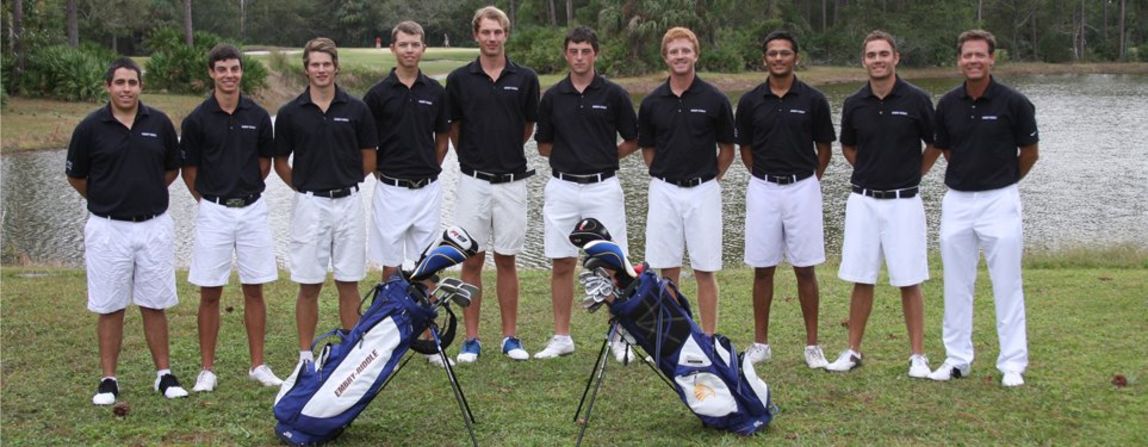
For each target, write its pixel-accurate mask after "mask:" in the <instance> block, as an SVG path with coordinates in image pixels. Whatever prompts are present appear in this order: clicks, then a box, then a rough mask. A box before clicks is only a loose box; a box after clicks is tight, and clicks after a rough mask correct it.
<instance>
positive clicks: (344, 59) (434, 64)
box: [254, 48, 478, 76]
mask: <svg viewBox="0 0 1148 447" xmlns="http://www.w3.org/2000/svg"><path fill="white" fill-rule="evenodd" d="M279 51H282V52H285V53H286V55H287V57H288V58H290V59H294V60H296V61H298V62H299V65H300V66H302V64H303V63H302V57H303V54H302V49H299V48H291V49H281V50H279ZM254 57H255V58H256V59H259V60H261V61H264V62H266V61H267V60H268V59H269V58H270V57H271V56H270V55H255V56H254ZM476 57H478V49H477V48H427V52H426V54H424V55H423V60H422V63H421V64H420V67H421V68H422V70H423V72H425V73H426V74H428V75H431V76H436V75H442V76H446V75H447V74H449V73H450V72H451V70H454V69H455V68H458V67H461V66H463V65H465V64H467V63H469V62H470V61H472V60H474V58H476ZM339 64H340V65H341V66H343V68H346V69H369V70H374V71H380V72H385V71H389V70H390V69H391V67H394V66H395V57H394V55H392V54H391V51H390V49H388V48H340V49H339Z"/></svg>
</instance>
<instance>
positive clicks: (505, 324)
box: [494, 253, 518, 337]
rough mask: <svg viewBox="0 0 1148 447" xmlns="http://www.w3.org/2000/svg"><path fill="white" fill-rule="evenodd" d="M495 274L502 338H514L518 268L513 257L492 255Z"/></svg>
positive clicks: (515, 332) (515, 333)
mask: <svg viewBox="0 0 1148 447" xmlns="http://www.w3.org/2000/svg"><path fill="white" fill-rule="evenodd" d="M494 268H495V271H496V272H497V279H496V281H495V287H496V288H497V289H498V306H499V311H500V316H501V317H502V336H503V337H514V336H516V335H517V332H518V266H517V265H516V264H515V256H514V255H501V254H498V253H495V254H494Z"/></svg>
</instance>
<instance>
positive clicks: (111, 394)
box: [92, 377, 120, 405]
mask: <svg viewBox="0 0 1148 447" xmlns="http://www.w3.org/2000/svg"><path fill="white" fill-rule="evenodd" d="M119 395H120V383H119V382H116V379H113V378H111V377H107V378H105V379H103V380H101V381H100V387H99V388H96V395H95V396H92V403H93V404H96V405H111V404H114V403H116V397H117V396H119Z"/></svg>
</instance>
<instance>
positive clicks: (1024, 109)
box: [1011, 94, 1040, 146]
mask: <svg viewBox="0 0 1148 447" xmlns="http://www.w3.org/2000/svg"><path fill="white" fill-rule="evenodd" d="M1011 105H1012V109H1013V110H1012V114H1013V116H1015V117H1016V119H1015V120H1014V121H1013V123H1014V124H1013V128H1012V133H1013V136H1014V138H1016V145H1017V146H1030V145H1033V144H1036V143H1038V142H1040V133H1039V132H1038V131H1037V128H1036V106H1034V105H1032V101H1029V100H1028V98H1025V97H1023V96H1020V95H1019V94H1018V95H1017V96H1016V97H1015V98H1014V99H1013V101H1012V104H1011Z"/></svg>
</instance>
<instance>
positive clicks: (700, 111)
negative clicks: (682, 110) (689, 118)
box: [690, 109, 706, 113]
mask: <svg viewBox="0 0 1148 447" xmlns="http://www.w3.org/2000/svg"><path fill="white" fill-rule="evenodd" d="M690 112H691V113H706V109H690Z"/></svg>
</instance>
